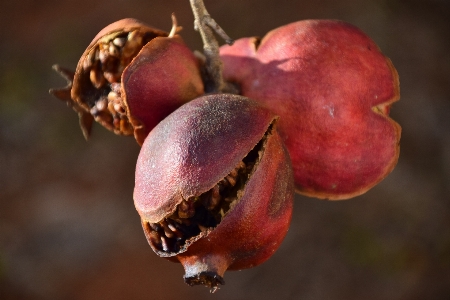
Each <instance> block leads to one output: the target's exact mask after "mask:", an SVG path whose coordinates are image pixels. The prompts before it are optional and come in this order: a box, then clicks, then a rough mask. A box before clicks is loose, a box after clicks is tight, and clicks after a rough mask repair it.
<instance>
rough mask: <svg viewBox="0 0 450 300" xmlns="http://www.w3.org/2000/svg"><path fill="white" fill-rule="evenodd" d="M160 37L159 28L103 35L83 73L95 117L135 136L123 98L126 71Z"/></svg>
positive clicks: (87, 56)
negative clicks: (122, 90) (145, 47)
mask: <svg viewBox="0 0 450 300" xmlns="http://www.w3.org/2000/svg"><path fill="white" fill-rule="evenodd" d="M157 36H161V32H159V31H155V32H152V31H141V30H139V29H136V30H133V31H130V32H116V33H111V34H109V35H107V36H105V37H103V38H101V39H100V40H99V41H97V43H96V44H95V45H94V46H93V47H92V48H91V49H90V50H89V52H88V53H87V55H85V56H84V61H83V62H82V68H83V74H84V75H83V76H85V77H86V79H87V78H88V79H87V80H85V81H86V82H87V83H88V84H89V85H90V87H89V88H87V89H86V87H83V90H87V91H89V92H88V93H86V95H84V97H83V100H85V101H86V104H87V105H88V107H89V109H90V113H91V114H92V116H94V118H95V120H96V121H98V122H100V123H102V124H103V125H104V126H105V127H107V128H108V129H109V130H112V131H114V132H116V133H120V134H125V135H131V134H133V127H132V125H131V124H130V122H129V120H128V117H127V115H126V109H125V105H124V104H123V100H122V97H121V89H120V88H121V77H122V73H123V70H124V69H125V68H126V67H127V66H128V65H129V64H130V63H131V61H132V60H133V58H134V57H136V55H137V54H138V53H139V51H140V50H141V49H142V47H143V46H144V45H146V44H147V43H148V42H149V41H150V40H152V39H154V38H155V37H157Z"/></svg>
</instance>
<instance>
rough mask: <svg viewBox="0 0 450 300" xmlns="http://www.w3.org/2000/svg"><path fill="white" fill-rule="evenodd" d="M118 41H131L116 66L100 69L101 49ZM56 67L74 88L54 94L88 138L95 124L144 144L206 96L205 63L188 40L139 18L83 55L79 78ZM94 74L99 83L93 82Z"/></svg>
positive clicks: (104, 35)
mask: <svg viewBox="0 0 450 300" xmlns="http://www.w3.org/2000/svg"><path fill="white" fill-rule="evenodd" d="M175 31H176V30H175ZM131 32H133V33H138V34H136V36H137V37H136V38H135V39H131V40H130V39H128V40H127V34H128V36H129V33H131ZM115 38H125V40H127V42H126V43H125V48H118V49H119V50H117V51H118V53H117V54H111V56H112V57H114V60H115V61H114V63H111V60H110V61H106V62H105V63H101V64H99V59H98V58H97V59H94V57H98V56H99V55H98V53H99V48H100V45H104V44H108V43H111V42H112V41H113V39H115ZM131 45H134V46H131ZM136 45H138V46H136ZM125 50H126V52H127V53H128V54H124V53H125ZM95 53H97V55H95ZM130 53H131V54H130ZM117 60H118V61H119V66H117ZM100 61H101V59H100ZM54 68H55V70H57V71H58V72H59V73H61V75H62V76H63V77H64V78H66V79H67V80H68V86H67V87H65V88H62V89H52V90H50V93H52V94H53V95H55V96H56V97H58V98H60V99H62V100H64V101H66V102H67V103H68V105H69V106H71V107H73V108H74V110H75V111H76V112H77V113H78V115H79V118H80V126H81V129H82V131H83V134H84V136H85V137H86V138H88V137H89V135H90V132H91V127H92V123H93V120H94V119H95V120H96V121H97V122H99V123H100V124H101V125H103V126H104V127H105V128H107V129H108V130H111V131H113V132H114V133H116V134H121V135H133V134H134V136H135V139H136V141H137V142H138V143H139V144H142V143H143V141H144V139H145V137H146V135H147V134H148V132H150V130H151V129H152V128H153V127H154V126H155V125H156V124H157V123H158V122H159V121H161V120H162V119H163V118H164V117H166V116H167V115H168V114H170V113H171V112H172V111H174V110H175V109H176V108H178V107H179V106H181V105H182V104H184V103H186V102H188V101H190V100H192V99H194V98H195V97H197V96H199V95H201V94H203V93H204V87H203V82H202V78H201V74H200V64H199V61H198V59H197V58H196V57H195V56H194V54H193V53H192V52H191V51H190V50H189V48H188V47H187V46H186V45H185V44H184V42H183V40H182V38H181V37H180V36H179V35H178V34H173V35H172V34H171V35H169V34H168V33H166V32H164V31H161V30H159V29H155V28H153V27H150V26H148V25H146V24H144V23H142V22H140V21H138V20H136V19H130V18H127V19H122V20H119V21H117V22H114V23H112V24H110V25H108V26H106V27H105V28H104V29H102V30H101V31H100V32H99V33H98V34H97V35H96V36H95V38H94V39H93V40H92V42H91V43H90V44H89V46H88V47H87V48H86V50H85V51H84V53H83V55H82V56H81V58H80V60H79V62H78V64H77V68H76V71H75V74H72V72H70V71H69V70H66V69H64V68H61V67H59V66H55V67H54ZM94 69H95V70H97V72H95V74H97V75H98V77H96V78H98V79H97V80H96V81H93V80H92V72H93V70H94ZM110 69H111V70H110ZM103 72H105V73H103ZM106 73H109V74H108V75H109V76H108V78H106ZM124 81H125V84H124ZM113 85H114V86H113ZM111 92H113V94H114V95H115V96H114V97H112V98H113V100H111V97H110V93H111Z"/></svg>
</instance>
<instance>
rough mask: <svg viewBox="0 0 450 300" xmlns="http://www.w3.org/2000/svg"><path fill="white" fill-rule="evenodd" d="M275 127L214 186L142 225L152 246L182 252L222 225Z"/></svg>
mask: <svg viewBox="0 0 450 300" xmlns="http://www.w3.org/2000/svg"><path fill="white" fill-rule="evenodd" d="M274 127H275V123H274V122H272V123H271V124H270V126H269V127H268V129H267V130H266V132H265V134H264V136H263V137H262V138H261V140H260V141H259V142H258V144H257V145H256V146H255V147H254V148H253V149H252V150H251V151H250V152H249V153H248V154H247V155H246V156H245V157H244V158H243V159H242V160H241V161H240V162H239V163H238V164H237V165H236V167H235V168H234V169H233V170H232V171H231V172H230V173H229V174H228V175H227V176H225V177H224V178H223V179H222V180H220V181H219V182H218V183H217V184H216V185H215V186H214V187H213V188H211V189H210V190H208V191H207V192H205V193H203V194H201V195H200V196H197V197H191V198H189V199H187V200H183V201H182V202H181V203H180V204H179V205H178V206H177V209H176V211H175V212H174V213H173V214H172V215H170V216H168V217H166V218H164V219H163V220H162V221H160V222H158V223H148V222H147V223H144V224H143V227H144V231H145V233H146V236H147V239H148V241H149V243H150V246H151V247H152V248H153V250H154V251H155V252H157V253H158V255H160V256H174V255H176V254H178V253H182V252H184V251H186V249H187V248H188V246H189V245H190V244H191V243H192V242H194V241H195V240H196V239H197V238H198V237H201V236H204V235H206V234H208V232H209V231H211V230H213V229H214V228H215V227H217V225H219V224H220V222H221V221H222V220H223V218H224V217H225V216H226V215H227V214H228V213H229V212H230V211H231V210H232V209H233V207H234V206H235V205H236V204H237V203H238V201H239V200H240V198H241V196H242V193H243V190H244V188H245V185H246V183H247V182H248V180H249V179H250V177H251V176H252V174H253V172H254V170H255V169H256V168H257V165H258V162H259V161H260V160H261V158H262V156H263V154H264V149H265V145H266V141H267V139H268V137H269V136H270V135H271V134H272V131H273V130H274Z"/></svg>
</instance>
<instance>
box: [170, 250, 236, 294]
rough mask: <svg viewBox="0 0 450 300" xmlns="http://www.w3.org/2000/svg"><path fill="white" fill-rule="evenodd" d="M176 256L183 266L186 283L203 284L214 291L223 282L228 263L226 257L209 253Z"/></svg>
mask: <svg viewBox="0 0 450 300" xmlns="http://www.w3.org/2000/svg"><path fill="white" fill-rule="evenodd" d="M177 258H178V260H179V261H180V263H181V264H182V265H183V267H184V271H185V274H184V282H186V283H187V284H188V285H190V286H194V285H204V286H206V287H209V288H210V289H211V290H210V291H211V293H214V292H216V291H217V289H219V285H224V284H225V281H224V280H223V274H224V273H225V271H226V269H227V268H228V266H229V264H230V262H229V260H228V259H227V258H226V257H224V256H221V255H214V254H210V255H206V256H204V257H201V258H199V257H198V256H196V255H194V256H190V255H189V254H184V255H183V254H181V255H178V256H177Z"/></svg>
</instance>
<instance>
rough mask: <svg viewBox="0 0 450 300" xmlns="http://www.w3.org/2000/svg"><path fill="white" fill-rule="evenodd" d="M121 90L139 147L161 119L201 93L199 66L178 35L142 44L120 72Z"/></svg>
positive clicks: (201, 84) (201, 83)
mask: <svg viewBox="0 0 450 300" xmlns="http://www.w3.org/2000/svg"><path fill="white" fill-rule="evenodd" d="M121 89H122V95H123V97H124V104H125V106H126V111H127V115H128V116H129V118H130V121H131V124H132V125H133V127H134V136H135V138H136V141H137V142H138V143H139V144H140V145H142V143H143V142H144V140H145V138H146V137H147V135H148V133H149V132H150V131H151V129H153V127H155V126H156V125H157V124H158V123H159V122H160V121H161V120H163V119H164V118H165V117H166V116H168V115H169V114H170V113H171V112H173V111H174V110H175V109H177V108H178V107H179V106H181V105H182V104H184V103H186V102H188V101H190V100H192V99H194V98H196V97H198V96H200V95H202V94H203V92H204V90H203V82H202V79H201V75H200V66H199V63H198V61H197V59H196V58H195V57H194V55H193V53H192V52H191V51H190V50H189V48H187V47H186V45H185V44H184V42H183V40H182V39H181V37H180V36H178V35H177V36H175V37H173V38H155V39H153V40H152V41H151V42H149V43H148V44H147V45H145V46H144V47H143V48H142V50H141V51H140V52H139V55H138V56H136V57H135V58H134V59H133V61H132V62H131V64H130V65H129V66H128V67H127V68H126V69H125V70H124V72H123V75H122V88H121Z"/></svg>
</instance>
